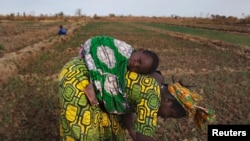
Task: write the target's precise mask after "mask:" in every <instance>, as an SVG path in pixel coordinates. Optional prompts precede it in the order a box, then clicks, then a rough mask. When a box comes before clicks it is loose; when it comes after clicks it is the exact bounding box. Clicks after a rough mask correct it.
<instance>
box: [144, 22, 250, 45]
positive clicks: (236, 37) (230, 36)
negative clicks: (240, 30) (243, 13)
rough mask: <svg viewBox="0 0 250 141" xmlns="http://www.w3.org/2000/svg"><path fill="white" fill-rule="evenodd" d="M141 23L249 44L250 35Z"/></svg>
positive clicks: (214, 38) (234, 42)
mask: <svg viewBox="0 0 250 141" xmlns="http://www.w3.org/2000/svg"><path fill="white" fill-rule="evenodd" d="M140 24H143V25H147V26H151V27H155V28H160V29H164V30H169V31H173V32H179V33H184V34H190V35H196V36H201V37H205V38H209V39H213V40H222V41H225V42H229V43H233V44H239V45H246V46H250V40H249V39H250V35H242V34H235V33H229V32H223V31H217V30H208V29H201V28H193V27H186V26H181V25H172V24H163V23H140Z"/></svg>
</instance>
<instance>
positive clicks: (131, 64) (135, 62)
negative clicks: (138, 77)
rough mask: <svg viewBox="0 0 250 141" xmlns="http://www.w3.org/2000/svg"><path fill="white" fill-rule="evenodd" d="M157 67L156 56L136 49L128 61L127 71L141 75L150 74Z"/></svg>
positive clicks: (150, 52) (153, 53)
mask: <svg viewBox="0 0 250 141" xmlns="http://www.w3.org/2000/svg"><path fill="white" fill-rule="evenodd" d="M158 66H159V57H158V55H157V54H156V53H155V52H153V51H150V50H144V49H138V50H137V51H136V52H134V53H133V54H132V55H131V57H130V58H129V61H128V70H130V71H134V72H137V73H141V74H151V73H153V72H154V71H156V69H157V67H158Z"/></svg>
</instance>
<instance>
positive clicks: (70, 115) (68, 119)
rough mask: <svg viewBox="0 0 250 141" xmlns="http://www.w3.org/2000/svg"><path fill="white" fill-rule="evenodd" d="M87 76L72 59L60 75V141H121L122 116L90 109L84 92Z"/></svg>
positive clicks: (78, 60) (80, 61)
mask: <svg viewBox="0 0 250 141" xmlns="http://www.w3.org/2000/svg"><path fill="white" fill-rule="evenodd" d="M88 84H89V73H88V69H87V67H86V64H85V63H84V60H83V59H82V58H79V57H75V58H73V59H72V60H70V61H69V62H68V63H66V64H65V65H64V67H63V68H62V70H61V72H60V74H59V96H60V104H61V106H60V107H61V113H60V114H61V115H60V140H61V141H124V140H125V135H126V134H125V128H124V127H123V126H122V121H121V120H122V116H121V115H114V114H108V113H106V112H104V111H102V109H101V108H100V107H99V106H92V105H91V104H90V103H89V101H88V98H87V97H86V94H85V93H84V91H83V90H84V89H85V88H86V86H87V85H88Z"/></svg>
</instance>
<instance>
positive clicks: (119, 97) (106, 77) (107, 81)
mask: <svg viewBox="0 0 250 141" xmlns="http://www.w3.org/2000/svg"><path fill="white" fill-rule="evenodd" d="M133 51H134V48H133V47H132V46H131V45H129V44H127V43H125V42H123V41H120V40H117V39H114V38H112V37H109V36H96V37H93V38H91V39H88V40H87V41H86V42H85V43H84V44H83V46H82V50H81V51H80V54H81V56H82V57H83V58H84V59H85V62H86V64H87V66H88V69H89V73H90V78H91V81H92V83H94V86H95V89H96V90H95V91H96V96H97V99H98V100H99V101H100V102H103V104H104V106H105V108H106V110H107V112H109V113H115V114H123V113H126V111H127V110H128V103H127V100H126V95H125V82H126V81H125V74H126V71H127V62H128V59H129V57H130V56H131V54H132V53H133Z"/></svg>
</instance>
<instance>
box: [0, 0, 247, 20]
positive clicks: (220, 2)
mask: <svg viewBox="0 0 250 141" xmlns="http://www.w3.org/2000/svg"><path fill="white" fill-rule="evenodd" d="M77 9H81V11H82V14H83V15H87V16H93V15H94V14H97V15H100V16H106V15H109V14H115V15H116V16H119V15H123V16H127V15H133V16H171V15H172V14H174V15H178V16H185V17H194V16H196V17H201V16H202V17H206V16H207V15H211V14H214V15H216V14H218V15H224V16H236V17H239V18H242V17H245V16H249V15H250V0H0V14H1V15H6V14H10V13H15V14H16V13H18V12H19V13H20V14H22V13H23V12H25V13H26V14H32V15H40V14H48V15H54V14H56V13H59V12H63V13H64V14H65V15H75V13H76V10H77Z"/></svg>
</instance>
